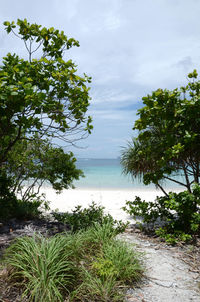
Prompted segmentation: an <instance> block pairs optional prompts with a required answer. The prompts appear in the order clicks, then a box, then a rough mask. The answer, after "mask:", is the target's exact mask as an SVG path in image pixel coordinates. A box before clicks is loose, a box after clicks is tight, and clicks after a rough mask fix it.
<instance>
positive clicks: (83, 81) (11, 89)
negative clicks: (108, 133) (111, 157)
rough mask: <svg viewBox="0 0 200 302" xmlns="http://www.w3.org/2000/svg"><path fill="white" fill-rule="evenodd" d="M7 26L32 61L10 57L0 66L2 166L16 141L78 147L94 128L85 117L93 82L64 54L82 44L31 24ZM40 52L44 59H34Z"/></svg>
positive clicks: (21, 21) (60, 33) (0, 154)
mask: <svg viewBox="0 0 200 302" xmlns="http://www.w3.org/2000/svg"><path fill="white" fill-rule="evenodd" d="M4 25H5V29H6V31H7V33H13V34H15V35H16V36H17V37H18V38H20V39H21V40H22V41H23V42H24V44H25V47H26V49H27V51H28V57H29V58H28V60H25V59H23V58H19V56H17V55H16V54H10V53H8V54H7V55H6V57H4V58H3V62H2V65H1V66H0V167H2V166H3V165H4V164H5V163H6V161H7V159H8V157H9V152H11V151H12V149H13V147H14V146H15V144H16V143H17V142H19V141H22V140H28V141H32V140H34V138H35V134H36V133H37V135H38V136H39V137H40V138H45V137H50V138H58V139H62V140H64V141H65V142H67V143H71V144H74V143H75V142H76V141H77V140H78V139H81V138H84V137H86V136H87V135H88V133H90V132H91V129H92V125H91V117H90V116H86V112H87V109H88V106H89V99H90V98H89V94H88V92H89V88H88V87H87V86H86V85H87V83H89V82H90V80H91V79H90V78H89V77H87V76H86V75H85V74H84V76H82V77H80V76H78V75H77V74H76V71H77V69H76V65H75V64H74V63H73V62H72V61H71V60H67V61H65V60H64V52H65V50H68V49H70V48H71V47H73V46H79V43H78V41H76V40H75V39H73V38H70V39H68V38H67V36H66V35H65V34H64V32H63V31H61V32H60V31H58V30H55V29H54V28H53V27H52V28H49V29H47V28H45V27H41V25H37V24H30V23H28V22H27V20H26V19H24V20H20V19H18V21H17V24H15V23H14V22H11V23H10V22H8V21H6V22H4ZM16 28H18V32H17V33H16V32H15V29H16ZM36 53H38V54H39V55H40V56H39V58H38V57H36V58H33V55H35V54H36Z"/></svg>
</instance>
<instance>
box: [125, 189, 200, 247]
mask: <svg viewBox="0 0 200 302" xmlns="http://www.w3.org/2000/svg"><path fill="white" fill-rule="evenodd" d="M123 209H124V210H125V211H126V212H127V213H129V214H130V215H133V216H135V217H137V216H140V217H142V218H143V222H145V223H153V225H154V229H156V228H158V223H157V222H158V220H159V221H162V222H164V224H165V225H164V226H163V227H160V228H158V229H156V234H157V235H159V236H160V237H162V238H163V239H165V240H166V242H168V243H176V242H177V241H189V240H191V239H192V238H193V237H194V236H195V235H199V234H200V186H199V185H198V184H194V185H193V189H192V193H190V192H188V191H184V192H180V193H169V196H162V197H157V198H156V200H155V202H146V201H142V200H141V199H140V197H136V198H135V200H134V201H127V202H126V206H125V207H123ZM156 223H157V225H156Z"/></svg>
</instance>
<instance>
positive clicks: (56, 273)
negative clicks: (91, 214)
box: [4, 222, 143, 302]
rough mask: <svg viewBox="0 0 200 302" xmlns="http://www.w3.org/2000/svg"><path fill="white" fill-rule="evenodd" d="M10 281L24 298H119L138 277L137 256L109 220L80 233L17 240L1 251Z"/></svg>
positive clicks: (39, 301) (37, 300)
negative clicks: (3, 251)
mask: <svg viewBox="0 0 200 302" xmlns="http://www.w3.org/2000/svg"><path fill="white" fill-rule="evenodd" d="M4 265H6V266H7V270H8V275H9V279H10V281H11V282H12V283H13V284H15V285H17V286H19V287H20V288H21V289H22V291H23V297H25V298H26V300H27V301H34V302H50V301H55V302H57V301H85V302H86V301H88V302H89V301H93V302H95V301H99V302H101V301H102V302H108V301H123V299H124V298H123V297H124V293H123V292H122V290H121V288H123V289H124V288H126V286H128V285H129V286H130V284H132V285H134V282H135V281H138V280H139V279H140V277H141V275H142V272H143V268H142V266H141V263H140V256H139V255H138V254H137V253H135V252H134V251H133V249H131V248H130V247H129V246H128V245H127V244H125V243H123V242H120V241H118V240H116V231H115V230H114V229H113V227H112V224H111V223H110V222H108V223H104V224H103V225H100V224H97V223H96V224H95V225H94V226H93V227H91V228H88V229H87V230H86V231H79V232H77V233H70V234H60V235H56V236H54V237H51V238H46V237H44V236H42V235H34V236H33V237H23V238H18V239H17V240H16V242H14V243H13V244H12V245H11V246H10V247H9V248H8V249H7V250H6V252H5V255H4Z"/></svg>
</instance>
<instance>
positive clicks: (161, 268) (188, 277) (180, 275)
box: [120, 233, 200, 302]
mask: <svg viewBox="0 0 200 302" xmlns="http://www.w3.org/2000/svg"><path fill="white" fill-rule="evenodd" d="M120 238H122V239H123V240H126V241H128V242H129V243H131V244H135V245H136V248H137V249H138V250H139V251H141V252H144V253H145V266H146V273H145V278H144V280H143V284H142V285H141V288H137V289H134V290H133V289H130V290H129V291H128V295H127V301H128V302H188V301H193V302H199V301H200V287H199V285H200V276H199V275H198V274H197V273H194V272H191V271H190V267H189V266H188V265H187V264H186V263H185V262H184V261H183V260H181V257H180V253H179V252H178V250H177V249H174V248H172V247H171V248H170V247H168V246H166V245H165V244H162V245H158V244H155V243H152V242H149V241H147V240H146V239H145V240H142V239H141V238H139V237H138V236H137V234H134V233H133V234H127V233H124V234H123V235H120Z"/></svg>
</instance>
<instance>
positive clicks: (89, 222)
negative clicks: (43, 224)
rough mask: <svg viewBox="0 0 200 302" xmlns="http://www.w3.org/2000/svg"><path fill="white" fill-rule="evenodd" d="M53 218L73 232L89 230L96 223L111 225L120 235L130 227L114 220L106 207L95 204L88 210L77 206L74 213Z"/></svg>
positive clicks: (55, 215)
mask: <svg viewBox="0 0 200 302" xmlns="http://www.w3.org/2000/svg"><path fill="white" fill-rule="evenodd" d="M53 216H54V218H55V219H56V220H57V221H59V222H62V223H65V224H68V225H69V226H70V228H71V230H72V232H77V231H79V230H87V229H88V228H90V227H92V226H94V225H95V224H96V223H98V224H99V225H103V224H105V223H110V225H111V226H112V227H113V231H115V233H116V234H118V233H122V232H124V231H125V229H126V227H127V225H128V223H123V222H122V220H115V219H113V217H112V216H111V215H110V214H105V213H104V207H102V206H98V205H97V204H95V203H94V202H92V203H91V205H89V207H88V208H83V209H82V207H81V206H77V207H76V208H75V209H74V210H73V211H72V212H64V213H59V212H54V213H53Z"/></svg>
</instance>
